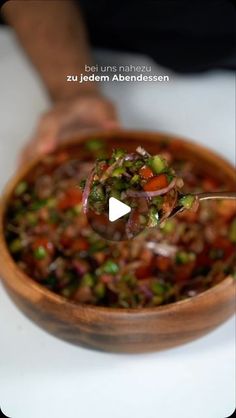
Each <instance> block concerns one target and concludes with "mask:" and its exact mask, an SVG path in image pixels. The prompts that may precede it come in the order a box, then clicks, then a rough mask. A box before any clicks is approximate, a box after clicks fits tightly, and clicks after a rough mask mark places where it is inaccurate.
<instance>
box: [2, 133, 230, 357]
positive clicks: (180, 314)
mask: <svg viewBox="0 0 236 418" xmlns="http://www.w3.org/2000/svg"><path fill="white" fill-rule="evenodd" d="M93 136H96V138H104V139H105V140H106V139H107V140H109V143H110V146H111V147H112V146H115V144H121V145H122V146H123V147H124V146H125V148H127V149H128V151H129V149H131V148H132V143H133V142H134V141H137V140H138V141H139V143H140V144H142V145H143V146H144V147H147V149H148V150H150V152H155V147H156V144H157V142H158V141H163V140H165V141H170V142H171V144H172V148H173V150H174V152H176V153H178V154H180V155H182V156H184V157H185V158H186V157H187V158H191V159H192V160H195V161H197V162H198V163H199V164H202V165H204V166H206V165H207V168H208V170H209V171H210V172H212V173H214V175H216V176H218V177H219V178H221V179H222V178H223V179H224V182H225V184H227V185H228V187H229V188H230V189H231V190H232V189H235V171H234V168H233V167H232V166H231V165H230V164H229V163H228V162H227V161H225V160H224V159H222V158H221V157H220V156H218V155H216V154H214V153H213V152H211V151H210V150H208V149H206V148H204V147H201V146H199V145H197V144H194V143H191V142H188V141H184V140H182V139H179V138H173V137H171V136H170V135H165V134H161V133H147V132H133V131H116V132H114V131H113V132H106V133H104V132H97V133H96V134H93ZM88 137H91V135H89V136H88V135H81V136H79V137H77V138H75V139H74V140H73V141H71V142H72V143H74V142H76V143H79V142H81V141H84V140H86V139H88ZM36 162H37V161H34V162H32V163H30V164H29V165H27V166H25V167H24V168H22V169H20V170H18V172H17V173H16V175H15V176H14V177H13V179H12V180H11V181H10V182H9V184H8V186H7V187H6V190H5V192H4V195H3V197H2V199H1V205H0V276H1V277H2V278H3V283H4V286H5V288H6V289H7V291H8V293H9V295H10V297H11V298H12V300H13V301H14V302H15V303H16V305H17V306H18V307H19V308H20V309H21V310H22V311H23V312H24V313H25V314H26V315H27V316H28V317H29V318H31V319H32V320H33V321H35V322H36V323H37V324H38V325H40V326H41V327H42V328H44V329H45V330H47V331H48V332H50V333H52V334H54V335H56V336H57V337H59V338H62V339H65V340H67V341H70V342H72V343H74V344H78V345H82V346H85V347H90V348H94V349H98V350H105V351H115V352H131V353H134V352H145V351H154V350H162V349H166V348H170V347H173V346H176V345H179V344H183V343H186V342H188V341H192V340H194V339H195V338H198V337H200V336H202V335H204V334H206V333H208V332H209V331H211V330H212V329H214V328H215V327H217V326H218V325H219V324H221V323H223V322H224V321H225V320H226V319H227V318H229V317H230V316H231V315H232V314H233V313H234V311H235V283H234V280H233V279H232V277H227V278H226V279H225V280H224V281H223V282H222V283H220V284H218V285H216V286H215V287H213V288H211V289H209V290H207V291H206V292H204V293H202V294H200V295H198V296H195V297H194V298H191V299H187V300H184V301H180V302H177V303H173V304H169V305H165V306H160V307H156V308H143V309H113V308H104V307H93V306H85V305H84V306H83V305H78V304H74V303H73V302H70V301H68V300H66V299H64V298H62V297H60V296H58V295H56V294H54V293H52V292H50V291H49V290H47V289H46V288H44V287H42V286H40V285H39V284H37V283H36V282H35V281H34V280H32V279H30V278H29V277H27V276H26V275H25V274H24V273H23V272H22V271H21V270H20V269H19V268H18V267H17V266H16V264H15V263H14V261H13V259H12V258H11V255H10V254H9V252H8V249H7V246H6V242H5V239H4V234H3V228H4V214H5V210H6V208H7V205H8V201H9V199H10V197H11V194H12V192H13V190H14V188H15V186H16V184H17V183H18V182H19V180H20V179H22V177H24V176H25V174H26V173H28V171H29V170H30V169H31V168H32V166H34V164H35V163H36Z"/></svg>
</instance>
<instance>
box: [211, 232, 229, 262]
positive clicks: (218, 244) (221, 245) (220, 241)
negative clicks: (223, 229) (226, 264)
mask: <svg viewBox="0 0 236 418" xmlns="http://www.w3.org/2000/svg"><path fill="white" fill-rule="evenodd" d="M211 249H216V250H218V249H219V250H223V253H224V254H223V256H222V258H223V259H225V258H228V257H229V256H230V255H231V254H233V252H234V246H233V245H232V243H231V242H230V241H229V240H228V238H226V237H217V238H216V240H215V241H214V242H213V244H212V246H211Z"/></svg>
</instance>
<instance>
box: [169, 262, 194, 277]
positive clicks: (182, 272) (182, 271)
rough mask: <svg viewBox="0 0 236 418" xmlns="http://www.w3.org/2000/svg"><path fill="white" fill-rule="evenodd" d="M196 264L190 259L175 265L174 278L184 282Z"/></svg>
mask: <svg viewBox="0 0 236 418" xmlns="http://www.w3.org/2000/svg"><path fill="white" fill-rule="evenodd" d="M195 265H196V262H195V261H190V262H189V263H187V264H181V265H178V266H176V268H175V273H174V278H175V280H176V281H177V282H185V281H186V280H188V279H189V278H190V276H191V274H192V272H193V269H194V267H195Z"/></svg>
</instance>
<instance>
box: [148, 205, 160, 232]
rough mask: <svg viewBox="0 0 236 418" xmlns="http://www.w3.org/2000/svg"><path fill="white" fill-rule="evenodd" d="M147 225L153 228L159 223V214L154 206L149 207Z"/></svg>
mask: <svg viewBox="0 0 236 418" xmlns="http://www.w3.org/2000/svg"><path fill="white" fill-rule="evenodd" d="M148 215H149V218H148V227H149V228H153V227H155V226H157V225H158V223H159V214H158V211H157V209H156V208H155V207H151V208H150V210H149V213H148Z"/></svg>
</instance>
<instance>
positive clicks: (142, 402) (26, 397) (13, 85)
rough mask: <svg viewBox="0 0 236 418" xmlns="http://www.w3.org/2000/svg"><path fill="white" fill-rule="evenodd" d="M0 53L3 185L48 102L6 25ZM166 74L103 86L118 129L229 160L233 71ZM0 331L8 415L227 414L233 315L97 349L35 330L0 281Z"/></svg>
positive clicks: (214, 417) (183, 417)
mask: <svg viewBox="0 0 236 418" xmlns="http://www.w3.org/2000/svg"><path fill="white" fill-rule="evenodd" d="M0 56H1V61H0V122H1V123H0V189H1V187H2V186H3V184H4V183H5V182H6V180H7V179H8V177H9V175H10V174H11V173H12V171H13V169H14V167H15V164H16V156H17V154H18V151H19V149H20V147H21V145H22V143H23V142H24V141H25V140H26V138H28V137H29V135H30V134H31V132H32V129H33V127H34V125H35V123H36V120H37V117H38V115H39V114H40V112H41V111H42V110H44V109H46V108H47V106H48V102H47V100H46V96H45V92H44V91H43V88H42V85H41V84H40V83H39V80H38V79H37V76H36V74H35V73H34V71H33V70H32V68H31V67H30V65H29V63H28V62H27V60H26V58H25V57H24V55H23V54H22V52H21V51H20V50H19V48H18V46H17V44H16V43H15V40H14V38H13V37H12V35H11V34H10V33H8V32H6V31H3V30H1V31H0ZM99 56H100V58H101V60H102V62H103V63H109V64H113V63H117V62H118V63H119V64H122V63H124V64H126V63H127V64H130V63H136V64H147V65H149V64H150V61H149V60H148V59H146V58H143V57H129V56H120V55H118V54H112V55H110V56H108V55H107V54H105V53H104V54H100V55H99ZM155 68H156V70H157V72H158V68H157V67H155V66H154V65H153V69H154V70H155ZM159 72H161V73H163V70H162V69H159ZM164 72H165V71H164ZM166 73H167V72H166ZM170 76H171V81H170V82H169V83H168V84H166V83H165V84H152V83H151V84H148V83H136V84H127V83H119V84H114V85H111V84H109V85H106V86H105V88H104V90H105V92H106V94H107V95H108V96H110V97H111V98H112V99H114V100H115V101H116V103H117V105H118V108H119V110H120V115H121V119H122V122H123V125H124V126H125V127H130V128H143V129H156V130H157V129H159V130H163V131H168V132H174V133H177V134H180V135H185V136H187V137H190V138H193V139H194V140H195V141H199V142H201V143H203V144H208V145H209V146H210V147H212V148H214V149H215V150H217V151H218V152H220V153H221V154H223V155H224V156H225V157H227V158H228V159H230V160H231V161H233V160H234V155H235V148H234V147H235V142H234V141H235V132H234V112H235V109H234V104H235V96H234V91H235V86H234V76H233V74H232V73H231V74H230V73H226V72H218V73H209V74H205V75H200V76H191V77H190V76H188V77H180V76H177V75H172V74H170ZM0 330H1V343H0V406H1V407H2V409H3V411H5V413H6V414H7V415H8V416H10V417H11V418H44V417H52V418H54V417H55V418H62V417H67V418H74V417H83V418H92V417H96V418H110V417H113V418H128V417H129V418H130V417H135V418H157V417H160V418H172V417H173V416H175V417H177V418H224V417H226V416H227V417H228V416H229V415H230V414H232V412H233V409H234V405H235V399H234V385H235V382H234V370H235V357H234V354H235V345H234V338H235V334H234V333H235V322H234V319H231V320H229V321H228V322H227V323H225V324H224V325H223V326H221V327H219V328H218V329H217V330H216V331H214V332H212V333H211V334H209V335H208V336H206V337H204V338H201V339H199V340H197V341H195V342H193V343H190V344H187V345H185V346H182V347H179V348H176V349H172V350H169V351H165V352H161V353H153V354H147V355H114V354H106V353H99V352H93V351H90V350H85V349H82V348H78V347H74V346H72V345H69V344H67V343H65V342H63V341H60V340H57V339H56V338H54V337H52V336H50V335H48V334H47V333H45V332H44V331H42V330H41V329H39V328H38V327H37V326H35V325H34V324H33V323H31V322H30V321H29V320H28V319H27V318H25V317H24V316H23V315H22V314H21V312H19V311H18V309H17V308H16V307H15V306H14V305H13V303H12V302H11V301H10V300H9V298H8V296H7V295H6V293H5V291H4V290H3V288H2V287H1V285H0Z"/></svg>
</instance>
